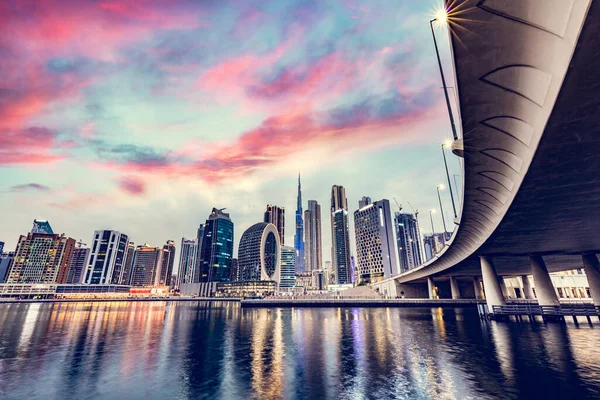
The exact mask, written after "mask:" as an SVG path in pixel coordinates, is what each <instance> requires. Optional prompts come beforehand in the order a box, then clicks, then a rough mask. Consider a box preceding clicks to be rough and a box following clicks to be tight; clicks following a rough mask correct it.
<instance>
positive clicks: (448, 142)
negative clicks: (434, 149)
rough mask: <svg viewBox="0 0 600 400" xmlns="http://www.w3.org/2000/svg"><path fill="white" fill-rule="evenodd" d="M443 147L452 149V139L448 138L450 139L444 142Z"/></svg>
mask: <svg viewBox="0 0 600 400" xmlns="http://www.w3.org/2000/svg"><path fill="white" fill-rule="evenodd" d="M442 146H444V148H445V149H451V148H452V139H450V138H448V139H446V140H444V141H443V142H442Z"/></svg>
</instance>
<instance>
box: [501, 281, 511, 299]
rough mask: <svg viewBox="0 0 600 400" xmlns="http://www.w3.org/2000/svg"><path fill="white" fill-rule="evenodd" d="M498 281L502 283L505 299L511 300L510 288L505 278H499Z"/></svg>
mask: <svg viewBox="0 0 600 400" xmlns="http://www.w3.org/2000/svg"><path fill="white" fill-rule="evenodd" d="M498 281H499V282H500V289H502V296H504V298H505V299H510V295H509V294H508V288H507V287H506V282H505V281H504V277H503V276H499V277H498Z"/></svg>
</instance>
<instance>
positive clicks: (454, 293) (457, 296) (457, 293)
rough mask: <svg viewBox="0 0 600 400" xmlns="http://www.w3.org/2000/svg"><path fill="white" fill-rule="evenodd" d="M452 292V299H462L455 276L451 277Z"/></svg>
mask: <svg viewBox="0 0 600 400" xmlns="http://www.w3.org/2000/svg"><path fill="white" fill-rule="evenodd" d="M450 291H451V292H452V299H454V300H458V299H460V289H459V288H458V281H457V280H456V277H454V276H451V277H450Z"/></svg>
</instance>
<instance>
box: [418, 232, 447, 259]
mask: <svg viewBox="0 0 600 400" xmlns="http://www.w3.org/2000/svg"><path fill="white" fill-rule="evenodd" d="M445 245H446V234H445V233H433V234H431V235H425V237H424V238H423V247H424V248H425V249H424V250H425V260H426V261H429V260H430V259H431V258H432V257H433V256H435V255H436V254H437V253H438V252H439V251H440V250H441V249H443V248H444V246H445Z"/></svg>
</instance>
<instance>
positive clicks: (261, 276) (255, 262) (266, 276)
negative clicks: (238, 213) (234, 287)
mask: <svg viewBox="0 0 600 400" xmlns="http://www.w3.org/2000/svg"><path fill="white" fill-rule="evenodd" d="M238 263H239V264H238V265H239V276H240V280H242V281H275V282H279V279H280V268H281V244H280V242H279V232H277V228H275V225H273V224H269V223H266V222H259V223H257V224H254V225H252V226H251V227H250V228H248V229H246V231H245V232H244V233H243V234H242V238H241V239H240V246H239V249H238Z"/></svg>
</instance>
